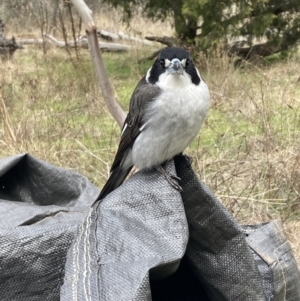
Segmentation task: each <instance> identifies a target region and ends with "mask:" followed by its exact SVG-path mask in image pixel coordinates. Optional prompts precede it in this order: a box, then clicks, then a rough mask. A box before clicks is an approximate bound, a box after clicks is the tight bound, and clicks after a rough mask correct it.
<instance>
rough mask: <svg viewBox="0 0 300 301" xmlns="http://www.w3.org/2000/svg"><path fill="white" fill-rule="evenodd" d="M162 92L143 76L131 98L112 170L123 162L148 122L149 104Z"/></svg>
mask: <svg viewBox="0 0 300 301" xmlns="http://www.w3.org/2000/svg"><path fill="white" fill-rule="evenodd" d="M160 92H161V89H160V88H159V87H157V86H154V85H152V84H150V83H147V81H146V79H145V77H143V78H142V79H141V80H140V82H139V83H138V85H137V86H136V88H135V90H134V92H133V94H132V97H131V99H130V105H129V112H128V115H127V117H126V119H125V122H124V125H123V129H122V134H121V141H120V144H119V148H118V151H117V154H116V156H115V160H114V162H113V164H112V167H111V171H113V170H114V169H115V168H117V167H119V166H120V165H121V164H122V162H123V160H124V154H127V152H128V151H129V150H130V149H131V148H132V145H133V143H134V141H135V139H136V138H137V137H138V135H139V134H140V133H141V128H142V126H143V124H144V123H145V122H146V120H144V115H145V112H146V109H147V106H148V104H149V103H151V102H152V101H153V100H155V98H156V97H157V96H158V95H159V94H160Z"/></svg>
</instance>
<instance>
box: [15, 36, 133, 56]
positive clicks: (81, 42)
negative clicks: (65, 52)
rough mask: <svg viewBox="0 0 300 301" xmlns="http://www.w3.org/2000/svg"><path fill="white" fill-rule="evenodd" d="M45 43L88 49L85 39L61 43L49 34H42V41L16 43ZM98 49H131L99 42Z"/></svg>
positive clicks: (112, 50) (117, 50) (20, 41)
mask: <svg viewBox="0 0 300 301" xmlns="http://www.w3.org/2000/svg"><path fill="white" fill-rule="evenodd" d="M45 42H50V43H52V44H53V45H55V46H56V47H59V48H63V47H66V46H68V47H71V48H73V47H84V48H88V42H87V39H86V38H85V37H84V36H83V37H81V38H79V39H77V40H76V41H67V43H66V42H65V41H61V40H58V39H56V38H55V37H53V36H52V35H50V34H44V39H20V40H18V43H19V44H20V45H25V44H27V45H28V44H38V45H41V44H43V43H45ZM99 47H100V49H101V50H102V51H107V52H126V51H129V50H130V49H132V47H131V46H127V45H122V44H117V43H102V42H99Z"/></svg>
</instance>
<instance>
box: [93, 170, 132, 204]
mask: <svg viewBox="0 0 300 301" xmlns="http://www.w3.org/2000/svg"><path fill="white" fill-rule="evenodd" d="M131 168H132V166H130V167H128V168H126V169H122V168H121V167H117V168H116V169H114V170H113V171H112V173H111V175H110V176H109V178H108V180H107V182H106V183H105V185H104V187H103V188H102V190H101V192H100V194H99V196H98V197H97V199H96V201H95V203H96V202H97V201H99V200H102V199H104V198H105V197H106V196H107V195H108V194H109V193H111V192H112V191H113V190H115V189H116V188H118V187H119V186H120V185H121V184H122V183H123V182H124V180H125V178H126V177H127V175H128V174H129V172H130V170H131Z"/></svg>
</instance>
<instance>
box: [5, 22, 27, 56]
mask: <svg viewBox="0 0 300 301" xmlns="http://www.w3.org/2000/svg"><path fill="white" fill-rule="evenodd" d="M22 48H23V47H22V46H21V45H19V44H18V43H17V42H16V39H15V38H14V37H12V38H11V39H7V38H5V36H4V23H3V22H2V20H1V19H0V58H1V60H2V61H6V60H9V59H11V58H12V56H13V54H14V53H15V51H16V50H18V49H22Z"/></svg>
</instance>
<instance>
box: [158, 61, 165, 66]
mask: <svg viewBox="0 0 300 301" xmlns="http://www.w3.org/2000/svg"><path fill="white" fill-rule="evenodd" d="M159 63H160V65H161V67H163V68H164V67H165V60H160V61H159Z"/></svg>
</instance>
